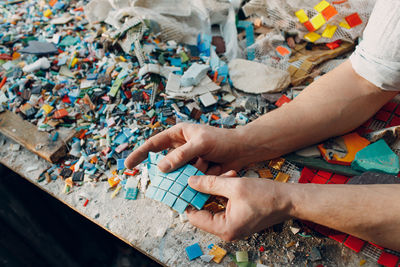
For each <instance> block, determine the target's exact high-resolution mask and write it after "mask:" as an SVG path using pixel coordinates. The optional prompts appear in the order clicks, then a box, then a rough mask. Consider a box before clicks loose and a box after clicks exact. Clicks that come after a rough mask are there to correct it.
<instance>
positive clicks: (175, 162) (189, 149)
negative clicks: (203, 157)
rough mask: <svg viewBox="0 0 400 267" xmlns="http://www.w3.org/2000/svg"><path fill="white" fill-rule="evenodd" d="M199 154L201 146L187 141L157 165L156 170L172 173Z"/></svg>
mask: <svg viewBox="0 0 400 267" xmlns="http://www.w3.org/2000/svg"><path fill="white" fill-rule="evenodd" d="M201 152H202V146H199V145H195V144H193V142H191V141H189V142H187V143H185V144H183V145H181V146H179V147H177V148H175V149H174V150H172V151H171V152H169V153H168V154H167V155H166V156H165V157H164V158H163V159H162V160H161V161H160V162H159V163H158V168H159V169H160V170H161V171H162V172H170V171H173V170H175V169H177V168H179V167H181V166H182V165H184V164H185V163H187V162H189V161H190V160H192V159H193V158H194V157H196V156H199V155H200V154H201Z"/></svg>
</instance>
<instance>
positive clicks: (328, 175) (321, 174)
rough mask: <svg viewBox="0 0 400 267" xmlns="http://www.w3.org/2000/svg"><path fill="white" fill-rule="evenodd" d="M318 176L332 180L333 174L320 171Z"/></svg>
mask: <svg viewBox="0 0 400 267" xmlns="http://www.w3.org/2000/svg"><path fill="white" fill-rule="evenodd" d="M317 175H318V176H321V177H324V178H326V179H329V178H331V176H332V173H331V172H327V171H318V173H317Z"/></svg>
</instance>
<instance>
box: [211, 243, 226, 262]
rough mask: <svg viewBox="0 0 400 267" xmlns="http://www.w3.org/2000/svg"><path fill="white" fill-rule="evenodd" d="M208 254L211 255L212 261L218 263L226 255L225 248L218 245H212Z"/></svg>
mask: <svg viewBox="0 0 400 267" xmlns="http://www.w3.org/2000/svg"><path fill="white" fill-rule="evenodd" d="M208 255H213V256H214V258H213V261H215V262H216V263H220V262H221V261H222V259H223V258H224V257H225V255H226V250H225V249H223V248H220V247H218V246H217V245H214V246H213V247H212V249H211V250H210V252H209V253H208Z"/></svg>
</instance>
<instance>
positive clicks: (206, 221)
mask: <svg viewBox="0 0 400 267" xmlns="http://www.w3.org/2000/svg"><path fill="white" fill-rule="evenodd" d="M187 216H188V219H189V222H190V223H191V224H192V225H194V226H196V227H197V228H200V229H202V230H204V231H206V232H209V233H211V234H214V235H220V234H222V233H223V232H224V229H226V227H225V225H226V216H225V212H218V213H216V214H214V215H213V214H211V213H210V212H209V211H206V210H195V209H188V210H187Z"/></svg>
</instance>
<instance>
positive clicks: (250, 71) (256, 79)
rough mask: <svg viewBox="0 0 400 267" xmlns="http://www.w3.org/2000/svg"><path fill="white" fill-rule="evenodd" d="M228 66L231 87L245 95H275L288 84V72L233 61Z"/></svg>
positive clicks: (262, 65)
mask: <svg viewBox="0 0 400 267" xmlns="http://www.w3.org/2000/svg"><path fill="white" fill-rule="evenodd" d="M228 66H229V75H230V78H231V80H232V83H233V86H234V87H236V88H237V89H239V90H241V91H244V92H246V93H252V94H261V93H276V92H280V91H282V90H283V89H284V88H286V87H287V86H288V85H289V83H290V76H289V73H288V72H286V71H283V70H280V69H275V68H272V67H270V66H267V65H264V64H261V63H257V62H253V61H249V60H244V59H234V60H232V61H231V62H230V63H229V65H228Z"/></svg>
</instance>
